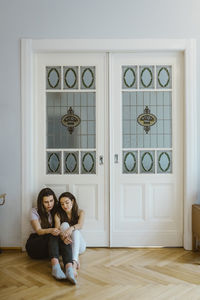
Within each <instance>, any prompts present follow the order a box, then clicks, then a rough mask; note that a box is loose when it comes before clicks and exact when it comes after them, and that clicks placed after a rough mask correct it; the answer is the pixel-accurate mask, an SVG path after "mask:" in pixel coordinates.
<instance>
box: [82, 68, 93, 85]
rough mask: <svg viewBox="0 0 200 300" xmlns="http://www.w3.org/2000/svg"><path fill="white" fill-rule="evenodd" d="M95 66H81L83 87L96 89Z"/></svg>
mask: <svg viewBox="0 0 200 300" xmlns="http://www.w3.org/2000/svg"><path fill="white" fill-rule="evenodd" d="M95 81H96V75H95V67H91V66H89V67H81V89H95V85H96V83H95Z"/></svg>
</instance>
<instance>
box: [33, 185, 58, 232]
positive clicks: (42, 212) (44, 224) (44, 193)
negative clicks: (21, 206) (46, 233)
mask: <svg viewBox="0 0 200 300" xmlns="http://www.w3.org/2000/svg"><path fill="white" fill-rule="evenodd" d="M48 196H53V199H54V207H53V209H52V210H51V211H50V214H51V216H52V221H53V222H54V215H55V213H56V206H57V204H58V200H57V198H56V195H55V194H54V192H53V191H52V190H51V189H50V188H44V189H42V190H41V191H40V192H39V195H38V198H37V209H38V214H39V216H40V219H41V227H42V228H49V227H52V224H50V223H49V220H48V213H47V212H46V210H45V208H44V205H43V197H48Z"/></svg>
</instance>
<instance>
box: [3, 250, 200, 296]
mask: <svg viewBox="0 0 200 300" xmlns="http://www.w3.org/2000/svg"><path fill="white" fill-rule="evenodd" d="M80 262H81V270H80V271H79V277H78V284H77V286H72V285H70V283H68V282H67V281H56V280H55V279H54V278H53V277H52V276H51V267H50V264H49V262H48V260H43V261H37V260H32V259H30V258H29V257H28V256H27V254H26V253H21V252H8V251H5V252H3V253H2V254H0V299H1V300H9V299H12V300H19V299H20V300H22V299H23V300H38V299H40V300H53V299H56V300H66V299H67V300H75V299H86V300H104V299H110V300H118V299H120V300H126V299H127V300H132V299H148V300H149V299H153V300H157V299H159V300H160V299H170V300H173V299H188V300H196V299H200V252H195V253H194V252H191V251H185V250H183V249H182V248H163V249H158V248H157V249H106V248H90V249H87V251H86V252H85V253H84V254H83V255H82V256H81V257H80Z"/></svg>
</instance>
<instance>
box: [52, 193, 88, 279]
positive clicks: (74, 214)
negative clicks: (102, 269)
mask: <svg viewBox="0 0 200 300" xmlns="http://www.w3.org/2000/svg"><path fill="white" fill-rule="evenodd" d="M84 216H85V213H84V211H83V210H80V209H79V208H78V204H77V202H76V198H75V197H74V195H72V194H71V193H69V192H65V193H63V194H61V195H60V197H59V201H58V208H57V213H56V214H55V227H56V228H57V229H58V230H60V231H61V233H60V237H61V239H62V240H63V241H64V243H66V244H68V243H69V244H72V261H73V268H74V274H75V276H77V271H76V270H77V269H79V268H80V263H79V259H78V257H79V254H82V253H83V252H84V251H85V249H86V243H85V241H84V239H83V237H82V234H81V232H80V229H82V227H83V223H84Z"/></svg>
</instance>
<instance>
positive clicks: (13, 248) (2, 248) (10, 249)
mask: <svg viewBox="0 0 200 300" xmlns="http://www.w3.org/2000/svg"><path fill="white" fill-rule="evenodd" d="M0 251H20V252H22V247H0Z"/></svg>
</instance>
